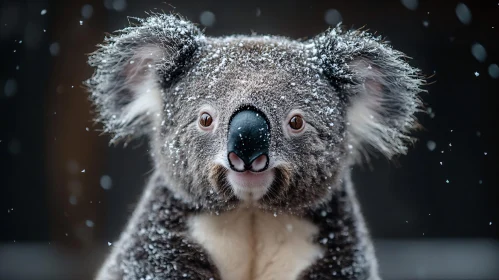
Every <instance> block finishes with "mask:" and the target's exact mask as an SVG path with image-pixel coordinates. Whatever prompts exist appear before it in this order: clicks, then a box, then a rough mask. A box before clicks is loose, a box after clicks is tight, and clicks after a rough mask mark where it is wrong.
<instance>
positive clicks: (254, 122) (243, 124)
mask: <svg viewBox="0 0 499 280" xmlns="http://www.w3.org/2000/svg"><path fill="white" fill-rule="evenodd" d="M269 146H270V125H269V122H268V121H267V118H266V117H265V115H263V113H262V112H260V111H258V110H255V109H245V110H241V111H237V112H236V113H235V114H234V115H233V116H232V118H231V120H230V123H229V133H228V139H227V157H228V159H229V164H230V168H231V169H232V170H234V171H238V172H242V171H246V170H251V171H253V172H260V171H264V170H265V169H267V167H268V165H269Z"/></svg>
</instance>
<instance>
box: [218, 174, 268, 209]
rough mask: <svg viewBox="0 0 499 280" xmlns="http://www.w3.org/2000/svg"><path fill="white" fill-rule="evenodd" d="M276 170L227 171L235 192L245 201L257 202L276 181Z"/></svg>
mask: <svg viewBox="0 0 499 280" xmlns="http://www.w3.org/2000/svg"><path fill="white" fill-rule="evenodd" d="M274 179H275V176H274V170H273V169H270V170H266V171H264V172H258V173H255V172H251V171H244V172H235V171H232V170H230V171H228V172H227V181H228V182H229V184H230V186H231V188H232V190H233V191H234V194H235V195H236V196H237V198H239V199H241V200H243V201H250V202H255V201H258V200H260V199H261V198H262V197H263V196H264V195H265V194H266V193H267V192H268V191H269V189H270V187H271V185H272V182H274Z"/></svg>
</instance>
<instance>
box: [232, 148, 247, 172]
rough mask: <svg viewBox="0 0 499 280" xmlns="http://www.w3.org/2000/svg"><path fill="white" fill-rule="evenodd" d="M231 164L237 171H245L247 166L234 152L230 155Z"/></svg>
mask: <svg viewBox="0 0 499 280" xmlns="http://www.w3.org/2000/svg"><path fill="white" fill-rule="evenodd" d="M229 164H230V167H231V168H232V169H235V171H241V172H242V171H244V170H245V169H246V168H245V165H244V161H243V160H242V159H241V158H240V157H238V156H237V155H236V153H234V152H232V153H229Z"/></svg>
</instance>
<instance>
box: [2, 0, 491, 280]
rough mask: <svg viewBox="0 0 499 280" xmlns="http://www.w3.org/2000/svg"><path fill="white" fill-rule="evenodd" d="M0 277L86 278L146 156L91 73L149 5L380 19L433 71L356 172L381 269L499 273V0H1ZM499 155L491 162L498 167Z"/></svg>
mask: <svg viewBox="0 0 499 280" xmlns="http://www.w3.org/2000/svg"><path fill="white" fill-rule="evenodd" d="M0 3H1V5H0V53H1V63H0V124H1V127H0V279H2V280H3V279H90V278H91V277H92V276H93V275H94V273H95V270H96V267H97V266H98V265H99V264H100V263H101V262H102V260H103V258H104V256H105V254H107V253H108V252H109V250H110V249H111V246H112V243H113V242H114V241H115V240H116V239H117V237H118V234H119V233H120V231H121V230H122V228H123V226H124V224H125V222H126V221H127V219H128V217H129V216H130V214H131V211H132V210H133V208H134V204H135V203H136V202H137V200H138V198H139V195H140V193H141V191H142V189H143V186H144V182H145V181H146V180H147V177H148V174H149V171H150V170H151V166H150V164H149V161H148V156H147V146H146V145H144V144H143V142H144V141H137V142H134V143H132V144H131V145H129V146H128V147H127V148H123V147H121V146H119V147H109V146H108V144H107V141H108V140H109V138H108V137H107V136H100V137H99V134H100V133H99V129H100V125H95V124H94V123H93V122H92V115H91V113H90V111H91V107H90V104H89V102H88V100H87V96H88V94H87V93H86V92H85V89H84V88H83V87H82V81H83V80H84V79H86V78H88V77H89V76H90V75H91V73H92V69H91V68H90V67H89V66H88V65H87V64H86V60H87V54H88V53H90V52H92V51H94V50H95V49H96V47H95V46H96V44H98V43H100V42H102V40H103V39H104V36H105V35H106V33H110V32H112V31H114V30H117V29H121V28H123V27H125V26H127V24H128V19H127V16H137V17H145V16H147V12H148V11H153V12H166V13H170V12H175V13H180V14H181V15H183V16H184V17H186V18H187V19H189V20H191V21H194V22H196V23H199V25H200V26H201V27H202V28H204V29H205V32H206V34H207V35H210V36H224V35H231V34H251V33H253V32H254V33H258V34H275V35H284V36H288V37H291V38H307V37H308V38H309V37H311V36H314V35H316V34H317V33H319V32H321V31H323V30H325V29H327V28H328V27H329V26H331V25H335V24H336V23H338V22H339V21H342V22H343V23H344V25H346V26H347V27H349V28H350V27H351V28H360V27H364V26H365V27H366V28H368V29H369V30H371V31H378V32H379V33H380V34H382V35H383V36H385V37H386V38H387V39H388V40H389V41H391V43H392V44H393V46H394V47H395V48H397V49H399V50H401V51H403V52H405V53H406V54H407V55H408V56H410V57H412V61H411V64H413V65H415V66H417V67H419V68H420V69H422V70H423V72H424V73H425V74H426V75H427V76H429V77H430V78H429V79H428V81H429V83H430V84H429V85H428V86H427V87H426V89H427V90H428V93H426V94H423V96H422V97H423V100H424V103H425V105H426V111H427V113H426V114H420V116H419V118H420V120H421V123H422V125H423V126H424V129H423V130H421V131H419V132H417V133H416V136H417V137H418V138H419V142H418V143H417V144H416V145H415V146H414V148H413V149H412V150H411V151H410V153H409V154H408V155H407V156H404V157H400V158H399V159H397V160H396V161H395V162H388V161H387V160H384V159H382V158H381V157H380V158H378V159H374V160H373V161H372V162H371V164H370V165H365V166H363V167H359V168H356V170H355V173H354V175H355V176H356V177H355V181H356V186H357V190H358V194H359V196H360V200H361V203H362V206H363V210H364V214H365V216H366V219H367V222H368V224H369V226H370V229H371V232H372V235H373V236H374V239H375V244H376V249H377V252H378V256H379V258H380V263H381V271H382V275H383V276H384V278H385V279H449V280H450V279H499V238H498V237H499V236H498V226H497V225H498V224H499V211H498V210H499V206H498V202H499V196H498V182H497V166H499V165H498V160H499V157H498V155H497V152H498V150H497V143H498V136H497V132H496V130H497V129H498V128H499V127H498V121H497V117H498V116H497V111H496V108H497V105H498V104H497V95H498V94H499V90H498V85H499V67H498V66H497V64H498V63H499V48H498V29H499V21H498V19H499V3H498V1H497V0H496V1H471V0H468V1H464V2H459V1H451V0H446V1H429V0H428V1H418V0H393V1H368V0H349V1H347V0H328V1H321V0H303V1H298V0H286V1H268V0H267V1H260V0H252V1H230V0H225V1H215V0H211V1H208V0H183V1H166V2H165V1H161V0H158V1H132V0H71V1H64V0H60V1H43V0H38V1H34V0H33V1H1V2H0ZM494 166H496V167H494Z"/></svg>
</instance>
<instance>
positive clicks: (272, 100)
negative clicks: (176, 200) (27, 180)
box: [87, 15, 421, 212]
mask: <svg viewBox="0 0 499 280" xmlns="http://www.w3.org/2000/svg"><path fill="white" fill-rule="evenodd" d="M140 23H141V24H142V25H140V26H138V27H134V28H130V29H128V30H127V33H125V34H124V35H122V36H120V37H114V38H110V39H108V40H109V44H108V45H107V46H104V47H102V48H101V50H99V51H98V52H97V53H96V54H94V55H93V57H92V58H91V64H92V65H94V66H97V68H98V69H97V71H96V74H95V75H94V77H93V78H92V79H90V80H89V81H88V83H87V84H88V85H89V87H90V89H91V90H92V92H93V96H94V101H95V102H96V104H97V106H98V109H99V110H100V112H101V120H102V121H103V122H104V123H105V125H106V129H107V130H108V131H110V132H113V133H115V135H116V136H117V137H118V138H123V137H125V136H135V135H138V134H147V135H149V136H150V141H151V149H152V156H153V158H154V162H155V168H156V171H157V172H159V173H161V174H162V175H163V177H164V178H165V182H166V183H165V184H166V186H167V187H169V188H170V189H172V190H173V191H174V192H175V193H177V194H178V195H180V196H181V197H183V198H184V199H185V200H186V201H189V202H192V203H194V204H196V205H198V206H200V207H202V208H207V209H212V210H224V209H230V208H233V207H236V206H238V205H240V204H248V205H249V204H251V205H255V206H257V207H260V208H263V209H266V210H271V211H278V212H280V211H286V212H290V211H300V210H303V209H306V208H308V207H314V206H317V205H319V204H320V203H321V202H322V201H324V200H326V199H327V198H328V197H329V196H330V195H331V194H332V193H333V192H334V191H335V189H336V188H335V187H336V186H337V185H338V183H339V181H340V180H341V172H342V170H343V169H344V168H345V167H346V166H348V165H349V164H350V163H351V162H352V160H353V159H354V157H355V156H356V155H358V154H359V153H361V152H362V151H363V150H362V148H361V147H362V144H363V143H367V144H368V145H370V146H372V147H375V148H377V149H378V150H380V151H381V152H383V153H384V154H386V155H387V156H391V155H393V154H396V153H403V152H404V151H405V146H404V145H403V142H404V140H405V139H406V136H405V134H404V133H405V132H406V131H407V129H409V128H410V127H411V126H412V124H413V117H412V115H413V113H414V111H415V110H416V108H417V99H416V97H415V96H416V93H417V91H419V85H420V82H421V81H420V80H419V79H418V78H417V76H416V70H414V69H413V68H410V67H409V66H408V65H407V64H405V62H403V61H401V59H400V57H401V54H400V53H398V52H396V51H393V50H392V49H390V48H389V47H388V46H386V45H384V44H382V43H380V42H379V41H378V40H376V39H373V38H372V37H370V36H369V34H360V33H345V34H337V33H336V32H339V29H333V30H332V31H330V32H329V33H326V34H323V35H321V36H319V37H317V38H316V39H314V40H311V41H307V42H297V41H292V40H288V39H285V38H280V37H262V36H251V37H248V36H239V37H228V38H206V37H204V36H202V34H200V32H199V31H198V30H197V29H196V28H195V27H193V26H192V25H190V24H189V23H186V22H184V21H181V20H178V19H176V18H174V17H172V16H165V15H162V16H155V17H152V18H149V19H147V20H144V21H140ZM102 61H104V62H102Z"/></svg>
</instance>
